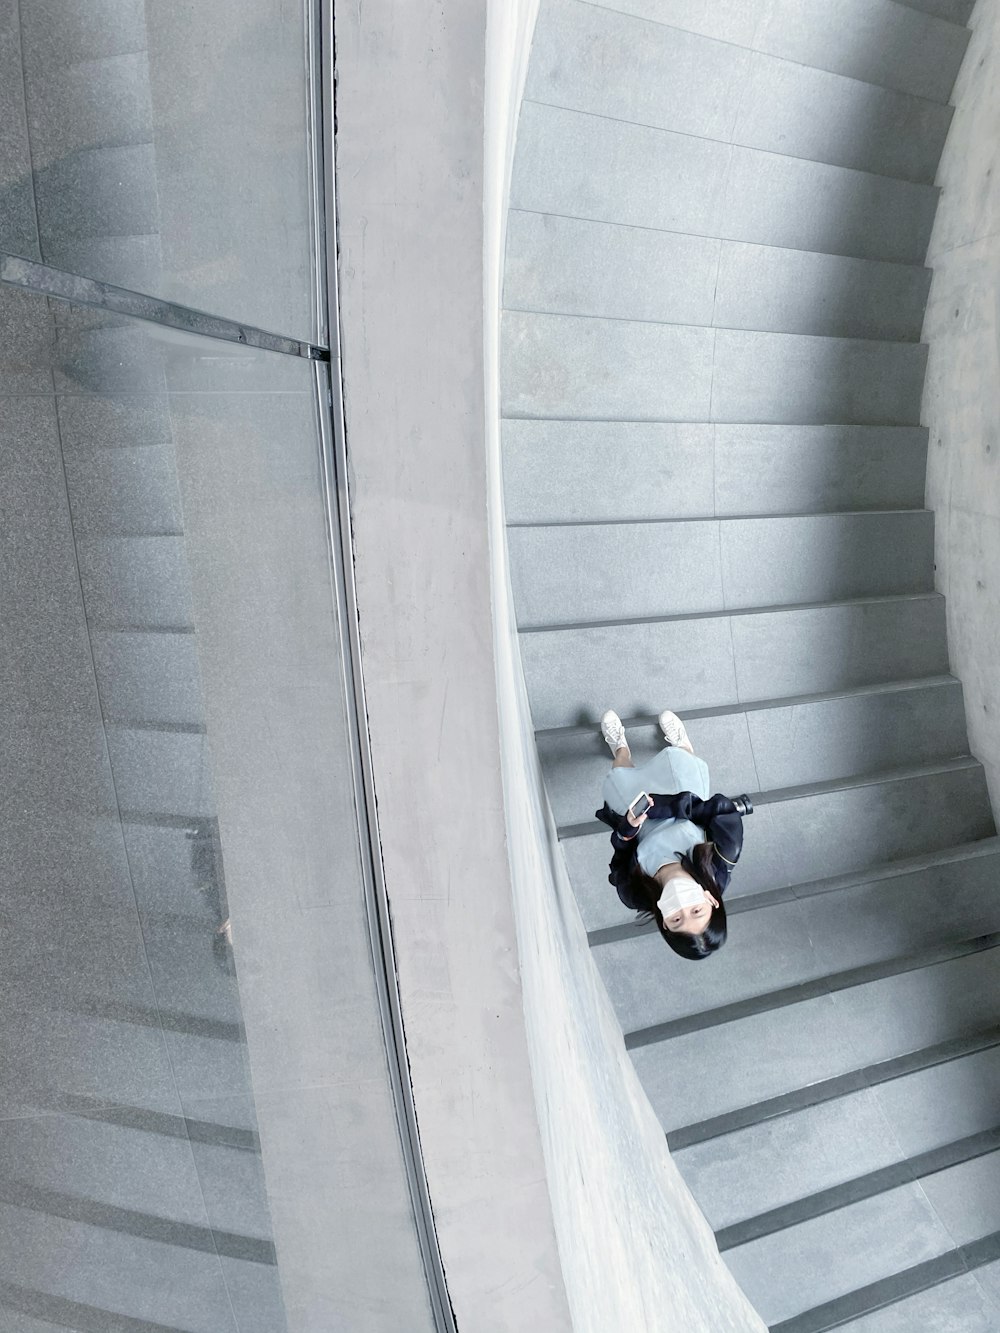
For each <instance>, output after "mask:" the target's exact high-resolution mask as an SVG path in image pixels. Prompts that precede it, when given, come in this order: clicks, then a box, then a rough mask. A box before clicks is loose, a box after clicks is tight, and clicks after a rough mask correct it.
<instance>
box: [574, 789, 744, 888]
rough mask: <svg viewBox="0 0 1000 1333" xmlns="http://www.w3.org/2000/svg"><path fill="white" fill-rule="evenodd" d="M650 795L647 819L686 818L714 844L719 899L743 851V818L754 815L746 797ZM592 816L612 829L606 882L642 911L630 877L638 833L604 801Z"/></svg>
mask: <svg viewBox="0 0 1000 1333" xmlns="http://www.w3.org/2000/svg"><path fill="white" fill-rule="evenodd" d="M650 796H651V797H652V801H653V804H652V806H651V807H650V811H649V818H650V819H689V820H690V821H691V823H692V824H697V825H698V826H699V828H702V829H704V830H705V837H706V840H707V841H708V842H711V843H713V844H714V848H715V851H714V854H713V857H712V871H713V873H714V875H715V880H716V883H717V884H718V886H719V893H720V896H721V894H723V893H724V892H725V891H726V889H727V888H728V887H729V881H730V878H731V877H732V873H733V866H734V865H735V864H736V862H737V861H738V860H739V859H740V852H741V851H742V850H743V815H749V814H752V813H753V805H752V804H751V802H750V798H749V796H737V797H735V798H734V797H729V796H723V795H722V794H721V792H717V793H716V794H715V795H714V796H710V797H709V798H708V800H707V801H703V800H702V799H701V797H700V796H695V794H694V792H690V791H678V792H671V793H669V794H668V795H666V796H657V795H655V794H654V793H653V792H650ZM594 813H595V815H596V816H597V818H598V819H599V820H601V822H602V823H604V824H607V825H608V827H609V828H610V829H611V846H612V847H613V848H614V854H613V855H612V857H611V865H610V867H609V869H610V872H611V873H610V874H609V875H608V881H609V883H611V884H613V885H614V886H615V888H616V889H617V890H618V897H619V898H620V899H621V900H622V902H623V903H624V904H625V906H626V907H630V908H631V909H632V910H633V911H634V912H642V911H645V910H646V904H645V903H643V902H639V901H637V900H636V899H635V898H634V896H633V894H632V890H631V884H632V876H633V874H634V873H635V870H636V866H637V857H636V851H637V848H638V846H639V839H638V837H637V830H636V829H634V828H633V827H632V825H631V824H630V823H629V822H628V820H627V819H626V817H625V816H624V815H619V814H617V813H616V812H615V811H614V810H612V809H611V807H610V805H608V804H607V802H605V804H604V807H603V809H601V810H595V811H594Z"/></svg>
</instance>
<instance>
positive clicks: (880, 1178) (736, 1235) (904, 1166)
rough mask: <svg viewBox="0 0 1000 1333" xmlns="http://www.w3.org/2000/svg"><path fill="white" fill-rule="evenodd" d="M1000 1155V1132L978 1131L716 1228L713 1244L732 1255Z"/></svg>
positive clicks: (999, 1130)
mask: <svg viewBox="0 0 1000 1333" xmlns="http://www.w3.org/2000/svg"><path fill="white" fill-rule="evenodd" d="M998 1149H1000V1126H993V1127H992V1128H990V1129H985V1130H980V1131H979V1132H978V1133H976V1134H967V1135H965V1137H963V1138H961V1139H955V1140H953V1141H951V1142H949V1143H945V1144H941V1145H940V1146H939V1147H937V1148H929V1149H927V1150H925V1151H924V1152H920V1153H915V1154H914V1155H913V1156H912V1157H905V1156H904V1157H901V1158H899V1159H897V1160H896V1161H894V1162H889V1163H887V1164H886V1165H885V1166H880V1167H876V1168H875V1170H873V1171H867V1172H865V1173H864V1175H861V1176H854V1177H852V1178H851V1179H850V1180H845V1181H842V1182H841V1183H840V1184H838V1185H830V1186H828V1187H827V1188H825V1189H821V1190H816V1191H815V1192H814V1193H812V1194H807V1195H805V1196H804V1197H802V1198H799V1199H793V1200H792V1201H791V1202H789V1203H784V1204H779V1205H778V1206H777V1207H774V1208H768V1209H766V1210H765V1211H764V1212H762V1213H756V1214H754V1215H753V1216H752V1217H747V1218H744V1219H743V1220H742V1221H740V1222H733V1223H731V1224H730V1225H729V1226H725V1227H720V1228H719V1230H718V1231H717V1232H716V1233H715V1241H716V1244H717V1245H718V1247H719V1249H720V1251H724V1250H732V1249H736V1248H737V1247H738V1246H740V1245H749V1244H751V1243H752V1242H753V1241H755V1240H762V1239H763V1238H764V1237H765V1236H773V1235H776V1234H777V1233H778V1232H779V1231H784V1230H787V1229H788V1228H789V1227H794V1226H799V1225H800V1224H801V1223H803V1222H808V1221H812V1220H813V1219H814V1218H817V1217H826V1216H828V1215H829V1214H830V1213H834V1212H837V1211H838V1210H839V1209H841V1208H846V1207H850V1205H851V1204H855V1203H861V1202H862V1201H863V1200H865V1199H873V1198H875V1197H877V1196H878V1195H879V1194H887V1193H889V1191H890V1190H894V1189H899V1188H900V1187H902V1186H904V1185H919V1183H920V1181H922V1180H926V1179H927V1178H928V1177H929V1176H933V1175H937V1174H938V1173H939V1172H941V1171H948V1170H950V1169H951V1168H952V1167H954V1166H960V1165H962V1164H963V1163H965V1162H974V1161H975V1160H976V1159H977V1158H979V1157H985V1156H987V1155H988V1154H989V1153H992V1152H996V1151H997V1150H998Z"/></svg>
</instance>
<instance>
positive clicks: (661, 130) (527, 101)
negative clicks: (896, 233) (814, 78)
mask: <svg viewBox="0 0 1000 1333" xmlns="http://www.w3.org/2000/svg"><path fill="white" fill-rule="evenodd" d="M584 2H585V3H586V2H587V0H584ZM709 40H713V39H711V38H710V39H709ZM741 49H742V50H744V51H748V50H750V49H751V48H750V47H743V48H741ZM757 54H760V55H767V54H768V53H767V52H766V51H761V52H758V53H757ZM777 58H778V59H782V57H780V56H779V57H777ZM789 63H792V64H795V63H800V62H795V61H792V62H789ZM804 68H806V69H818V68H819V66H817V65H806V66H804ZM822 72H823V73H826V74H832V73H834V72H835V71H833V70H824V71H822ZM841 77H848V78H849V77H850V76H849V75H847V76H841ZM856 82H858V83H863V82H864V80H863V79H858V80H856ZM872 86H873V87H876V88H878V87H882V88H883V91H885V92H899V89H897V88H886V87H884V85H881V84H874V85H872ZM903 96H907V94H905V93H904V94H903ZM923 100H924V101H926V102H931V103H932V104H933V105H937V106H943V107H948V106H950V103H949V102H937V103H934V102H933V99H932V98H929V97H927V98H924V99H923ZM521 105H522V107H524V106H541V107H546V108H547V109H548V110H550V111H563V112H565V113H566V115H568V116H590V117H591V119H593V120H606V121H608V122H609V123H610V124H612V125H631V126H633V127H634V128H635V129H638V130H650V131H651V132H652V133H654V134H670V135H673V137H674V138H676V139H694V140H695V141H696V142H697V143H709V144H716V145H717V146H718V147H719V148H739V149H741V150H742V151H743V152H746V153H760V154H761V155H762V156H764V157H779V158H783V159H784V160H785V161H787V162H808V163H809V164H810V165H811V166H815V167H825V168H827V169H828V170H830V171H850V172H853V173H854V174H855V175H858V176H870V177H872V178H873V179H874V180H883V181H892V182H893V184H895V185H908V186H911V187H912V188H913V189H914V190H928V191H930V192H931V193H932V194H934V195H935V196H936V197H937V198H940V197H941V191H942V189H943V187H942V186H940V185H935V184H934V182H933V181H915V180H910V178H909V177H908V176H890V175H889V174H888V173H887V172H884V171H869V170H868V169H867V168H866V167H845V166H842V165H841V164H840V163H839V162H824V161H823V160H822V158H816V157H802V156H801V155H800V154H798V153H779V152H776V151H775V150H774V149H773V148H758V147H756V146H755V145H754V144H743V143H736V142H735V141H734V140H732V139H715V138H713V137H712V136H711V135H708V134H692V133H691V131H690V130H672V129H669V128H668V127H667V126H665V125H650V124H649V122H648V121H644V120H629V119H627V118H626V117H624V116H609V115H606V114H605V113H604V112H601V111H581V110H580V109H579V108H578V107H574V106H562V105H560V103H558V102H543V101H541V100H540V99H539V98H537V97H525V98H522V100H521ZM718 239H720V240H737V239H738V238H737V237H732V236H731V237H719V238H718ZM858 257H859V258H861V256H858Z"/></svg>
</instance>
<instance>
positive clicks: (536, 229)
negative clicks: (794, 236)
mask: <svg viewBox="0 0 1000 1333" xmlns="http://www.w3.org/2000/svg"><path fill="white" fill-rule="evenodd" d="M507 232H508V235H507V246H508V254H509V256H510V258H509V261H508V264H507V272H506V291H505V303H506V306H507V308H508V309H509V310H525V311H534V312H545V311H549V312H556V313H562V314H574V315H593V316H602V317H604V318H608V319H637V320H651V321H662V322H664V323H670V324H707V325H714V326H715V327H717V328H728V329H748V330H760V331H763V332H773V333H807V334H819V335H827V336H832V337H845V338H884V339H888V340H898V341H907V342H915V341H917V340H918V339H919V337H920V326H921V322H922V320H923V313H924V305H925V303H926V299H927V288H928V286H929V285H930V272H929V271H927V270H925V269H922V268H920V267H919V266H918V265H909V264H889V263H885V262H875V261H872V260H860V259H845V258H842V257H841V256H838V255H823V254H815V253H811V252H807V251H803V250H784V249H782V248H781V247H779V246H761V245H747V244H744V243H742V242H736V241H716V240H710V239H707V238H705V237H700V236H686V235H682V234H678V233H675V232H664V231H649V230H644V229H642V228H638V227H623V226H616V225H610V224H607V223H599V222H585V221H581V220H579V219H576V218H563V217H552V216H549V215H543V214H539V213H520V212H512V213H511V216H510V220H509V223H508V229H507Z"/></svg>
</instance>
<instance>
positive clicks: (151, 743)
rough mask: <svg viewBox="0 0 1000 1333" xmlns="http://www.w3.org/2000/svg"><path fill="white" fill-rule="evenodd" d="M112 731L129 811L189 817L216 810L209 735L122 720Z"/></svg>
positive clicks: (118, 782) (123, 802)
mask: <svg viewBox="0 0 1000 1333" xmlns="http://www.w3.org/2000/svg"><path fill="white" fill-rule="evenodd" d="M106 730H107V737H108V750H109V752H110V755H111V766H112V768H113V770H114V775H115V792H116V795H117V798H118V802H119V804H120V806H121V808H122V809H123V810H128V811H130V812H131V813H132V814H133V815H135V814H136V813H138V812H147V811H148V812H149V813H151V814H156V815H177V816H181V817H182V818H185V819H188V818H190V819H196V818H208V817H211V816H213V815H214V814H215V794H214V783H213V780H212V761H211V755H210V753H209V749H208V741H207V739H206V737H205V735H204V734H202V733H201V732H199V731H190V732H189V731H167V730H153V729H151V728H141V729H140V728H132V727H124V726H121V725H117V724H116V725H109V726H108V727H107V729H106Z"/></svg>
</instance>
